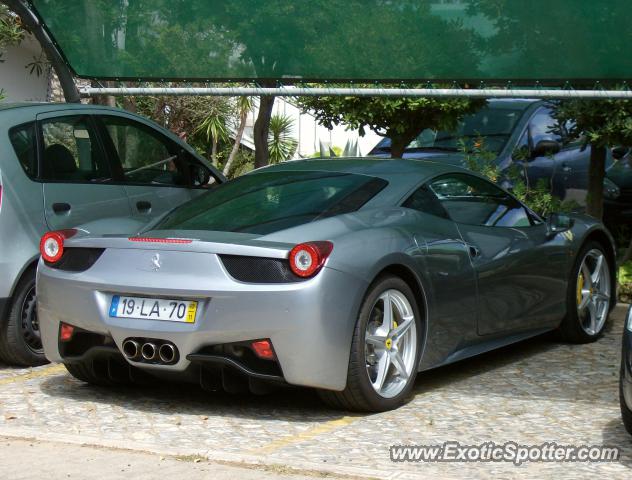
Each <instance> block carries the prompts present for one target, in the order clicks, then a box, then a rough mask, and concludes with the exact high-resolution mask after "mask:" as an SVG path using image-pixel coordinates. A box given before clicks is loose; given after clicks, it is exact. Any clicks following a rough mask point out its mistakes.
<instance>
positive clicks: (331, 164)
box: [249, 157, 472, 188]
mask: <svg viewBox="0 0 632 480" xmlns="http://www.w3.org/2000/svg"><path fill="white" fill-rule="evenodd" d="M277 171H285V172H287V171H326V172H337V173H350V174H356V175H369V176H372V177H377V178H383V179H385V180H388V181H389V182H391V181H393V180H396V182H394V183H396V184H398V185H401V186H402V187H404V188H405V187H406V186H408V187H410V186H411V185H416V184H418V183H420V182H422V181H423V180H425V179H429V178H432V177H436V176H438V175H442V174H444V173H451V172H463V173H468V174H470V175H471V174H472V172H471V171H470V170H467V169H465V168H461V167H457V166H455V165H451V164H448V163H442V162H433V161H431V160H417V159H401V158H393V159H390V158H389V159H385V158H379V157H363V158H356V157H348V158H347V157H345V158H338V157H335V158H313V159H303V160H290V161H287V162H283V163H279V164H276V165H272V166H268V167H263V168H260V169H257V170H254V171H252V172H250V173H249V175H256V174H259V173H267V172H277Z"/></svg>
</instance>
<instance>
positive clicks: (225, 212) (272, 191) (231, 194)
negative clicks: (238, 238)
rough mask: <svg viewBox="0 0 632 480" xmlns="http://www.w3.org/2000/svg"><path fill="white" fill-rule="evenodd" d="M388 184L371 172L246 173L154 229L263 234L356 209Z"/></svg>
mask: <svg viewBox="0 0 632 480" xmlns="http://www.w3.org/2000/svg"><path fill="white" fill-rule="evenodd" d="M387 184H388V182H387V181H386V180H383V179H379V178H375V177H371V176H366V175H354V174H344V173H332V172H314V171H307V172H297V171H279V172H269V173H257V174H251V175H245V176H243V177H240V178H238V179H236V180H233V181H230V182H227V183H224V184H222V185H220V186H218V187H217V188H215V189H214V190H211V191H209V192H207V193H205V194H203V195H201V196H199V197H197V198H195V199H193V200H191V201H190V202H188V203H186V204H184V205H182V206H181V207H178V208H176V209H175V210H174V211H172V212H171V213H170V214H169V215H167V216H166V217H165V218H164V219H163V220H162V221H161V222H159V223H158V224H157V225H155V226H153V229H154V230H213V231H223V232H245V233H257V234H267V233H272V232H276V231H279V230H283V229H286V228H291V227H295V226H298V225H302V224H305V223H309V222H313V221H315V220H319V219H322V218H326V217H331V216H334V215H340V214H344V213H349V212H354V211H356V210H358V209H359V208H360V207H362V205H364V204H365V203H366V202H368V201H369V200H370V199H371V198H373V197H374V196H375V195H376V194H377V193H378V192H380V191H381V190H382V189H383V188H384V187H385V186H386V185H387Z"/></svg>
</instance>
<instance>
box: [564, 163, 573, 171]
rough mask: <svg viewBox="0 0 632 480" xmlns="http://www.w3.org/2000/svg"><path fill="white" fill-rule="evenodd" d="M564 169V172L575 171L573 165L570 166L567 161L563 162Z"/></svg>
mask: <svg viewBox="0 0 632 480" xmlns="http://www.w3.org/2000/svg"><path fill="white" fill-rule="evenodd" d="M562 171H563V172H564V173H571V172H572V171H573V169H572V168H571V167H569V166H568V165H566V164H565V163H563V164H562Z"/></svg>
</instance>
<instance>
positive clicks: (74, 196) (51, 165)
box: [37, 110, 131, 230]
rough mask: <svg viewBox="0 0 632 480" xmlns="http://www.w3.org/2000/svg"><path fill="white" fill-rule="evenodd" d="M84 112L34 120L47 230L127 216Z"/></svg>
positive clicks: (124, 200) (124, 199) (119, 189)
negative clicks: (36, 128)
mask: <svg viewBox="0 0 632 480" xmlns="http://www.w3.org/2000/svg"><path fill="white" fill-rule="evenodd" d="M85 113H88V112H87V111H84V110H82V111H81V113H79V112H77V111H72V110H68V111H67V112H59V111H57V112H55V113H45V114H40V115H38V116H37V123H38V135H39V144H40V148H39V165H40V168H39V180H40V181H41V182H42V188H43V195H44V214H45V218H46V223H47V225H48V227H49V228H50V229H51V230H60V229H65V228H72V227H75V226H77V225H80V224H83V223H87V222H90V221H93V220H98V219H101V218H106V217H129V216H130V215H131V210H130V206H129V202H128V200H127V196H126V195H125V190H124V189H123V187H122V186H120V185H115V184H113V183H111V182H112V172H111V169H110V166H109V163H108V162H107V160H106V158H105V156H104V153H103V150H102V148H101V145H100V143H99V141H98V137H97V134H96V129H95V125H94V123H93V122H92V120H91V118H90V115H87V114H85Z"/></svg>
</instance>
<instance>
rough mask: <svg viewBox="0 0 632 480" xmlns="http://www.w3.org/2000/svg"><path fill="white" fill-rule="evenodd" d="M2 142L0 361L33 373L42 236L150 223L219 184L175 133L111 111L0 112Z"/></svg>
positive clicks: (37, 354)
mask: <svg viewBox="0 0 632 480" xmlns="http://www.w3.org/2000/svg"><path fill="white" fill-rule="evenodd" d="M0 135H1V136H2V141H1V142H0V245H1V246H2V248H1V249H0V360H1V361H4V362H7V363H10V364H14V365H38V364H41V363H45V362H46V359H45V358H44V355H43V350H42V343H41V339H40V334H39V326H38V322H37V310H36V308H35V300H36V298H35V274H36V264H37V260H38V258H39V241H40V238H41V236H42V235H43V234H44V233H45V232H46V231H48V230H62V229H67V228H71V227H74V226H76V225H80V224H84V223H88V222H90V221H92V220H97V219H102V218H107V217H134V218H142V219H146V220H147V221H150V220H151V219H152V218H154V217H156V216H159V215H161V214H163V213H164V212H166V211H168V210H171V209H172V208H173V207H176V206H178V205H180V204H181V203H183V202H186V201H187V200H190V199H191V198H192V197H194V196H195V195H198V194H199V193H201V192H203V191H204V190H205V189H208V188H213V186H215V185H218V184H220V183H222V182H224V181H225V178H224V177H223V176H222V174H221V173H220V172H218V171H217V170H216V169H215V168H213V167H212V166H211V165H209V164H208V162H206V161H205V160H204V158H202V157H200V156H199V155H198V154H197V153H196V152H195V151H194V150H193V149H192V148H191V147H190V146H188V145H187V144H185V143H184V142H182V141H181V140H180V139H179V138H178V137H177V136H176V135H174V134H173V133H171V132H169V131H168V130H165V129H164V128H162V127H160V126H158V125H156V124H155V123H153V122H151V121H149V120H147V119H145V118H143V117H140V116H138V115H134V114H132V113H129V112H125V111H122V110H118V109H114V108H107V107H99V106H94V105H80V104H0ZM111 233H115V232H111Z"/></svg>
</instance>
